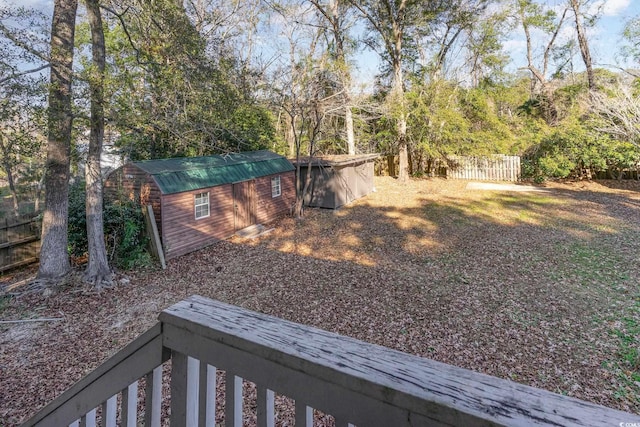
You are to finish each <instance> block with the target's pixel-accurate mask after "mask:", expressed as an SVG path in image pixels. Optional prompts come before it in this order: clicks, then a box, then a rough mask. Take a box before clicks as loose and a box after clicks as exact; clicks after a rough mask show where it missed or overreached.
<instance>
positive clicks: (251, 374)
mask: <svg viewBox="0 0 640 427" xmlns="http://www.w3.org/2000/svg"><path fill="white" fill-rule="evenodd" d="M163 336H164V345H165V346H166V347H168V348H171V349H173V350H177V351H178V352H184V353H185V354H189V355H190V356H191V357H194V358H196V359H198V360H200V361H201V362H204V363H207V364H210V365H216V367H217V368H218V369H221V370H225V371H227V372H233V373H235V374H236V375H238V376H240V377H242V378H245V379H247V380H249V381H251V382H254V383H255V384H257V385H260V386H261V387H265V388H267V389H269V390H273V391H275V392H276V393H278V394H281V395H285V396H288V397H291V398H293V399H301V400H303V401H304V402H305V404H307V405H309V406H312V407H313V408H315V409H319V410H321V411H323V412H325V413H327V414H330V415H332V416H334V417H339V418H342V419H349V420H350V422H351V423H353V424H356V425H361V426H367V425H376V424H378V425H389V426H392V425H393V426H401V425H402V424H403V420H406V419H407V417H408V414H407V412H406V411H403V410H401V409H399V408H395V407H393V406H391V405H389V404H385V403H381V402H378V401H376V400H375V399H372V398H370V397H368V396H364V395H362V394H358V393H355V392H353V391H351V390H349V389H345V388H344V387H340V386H338V385H336V384H335V383H333V382H331V381H329V380H327V379H325V378H318V377H315V376H310V375H307V374H306V373H305V372H301V371H300V370H296V369H291V368H290V367H287V366H284V365H282V364H279V363H276V362H273V361H270V360H266V359H264V358H262V357H258V356H256V355H253V354H251V353H248V352H246V351H242V350H239V349H237V348H234V347H230V346H227V345H225V344H223V343H220V342H218V341H216V340H213V339H210V338H204V337H202V335H199V334H196V333H193V332H191V331H189V330H187V329H183V328H179V327H176V326H173V325H169V324H165V325H164V333H163ZM318 390H322V392H318ZM336 396H340V397H339V398H336ZM364 407H366V408H370V409H369V410H368V411H366V412H362V413H359V411H358V408H364ZM433 425H437V424H433Z"/></svg>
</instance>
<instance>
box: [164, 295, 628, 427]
mask: <svg viewBox="0 0 640 427" xmlns="http://www.w3.org/2000/svg"><path fill="white" fill-rule="evenodd" d="M160 320H161V321H162V322H163V323H165V324H166V325H167V326H168V325H173V326H175V327H176V328H178V329H181V330H183V331H191V332H192V333H193V334H195V335H196V336H201V337H202V338H206V339H209V340H211V341H214V342H218V343H221V344H223V345H225V346H228V347H230V348H234V349H237V350H239V351H241V352H244V353H247V354H249V355H251V356H253V357H256V358H258V359H265V360H267V361H270V362H273V363H275V364H277V365H280V366H283V367H286V368H288V369H290V370H292V371H298V372H302V373H304V375H305V376H308V377H313V378H316V379H319V380H322V381H326V382H329V383H333V384H335V385H336V386H338V387H339V388H343V389H345V390H350V391H352V392H354V393H356V394H361V395H363V396H368V397H371V398H373V399H375V400H379V401H380V402H385V403H388V404H390V405H391V406H396V407H398V408H401V409H406V410H407V411H408V413H409V414H410V415H409V418H411V417H415V418H416V419H418V418H421V417H427V418H428V419H430V420H431V419H433V420H440V421H441V422H443V423H444V424H452V425H464V424H465V423H473V424H474V425H475V424H478V421H479V420H484V423H483V424H485V423H486V424H487V425H491V424H496V425H510V426H513V425H523V426H524V425H532V424H538V425H541V424H543V425H558V426H566V425H590V426H591V425H611V422H612V420H617V421H616V423H619V422H623V421H624V422H640V416H635V415H632V414H629V413H625V412H621V411H617V410H614V409H610V408H606V407H604V406H599V405H595V404H592V403H589V402H585V401H581V400H578V399H574V398H571V397H567V396H562V395H559V394H556V393H552V392H548V391H545V390H541V389H536V388H533V387H529V386H526V385H522V384H518V383H514V382H512V381H508V380H503V379H499V378H495V377H492V376H489V375H485V374H481V373H477V372H473V371H470V370H467V369H463V368H458V367H454V366H450V365H447V364H444V363H439V362H436V361H432V360H428V359H424V358H420V357H416V356H412V355H409V354H406V353H402V352H399V351H396V350H392V349H388V348H385V347H381V346H377V345H373V344H369V343H365V342H362V341H359V340H356V339H353V338H349V337H344V336H340V335H338V334H335V333H331V332H327V331H323V330H320V329H316V328H312V327H308V326H304V325H299V324H296V323H292V322H288V321H285V320H281V319H278V318H275V317H272V316H267V315H264V314H260V313H255V312H251V311H248V310H245V309H242V308H240V307H236V306H232V305H228V304H224V303H221V302H217V301H212V300H209V299H206V298H202V297H198V296H193V297H190V298H188V299H187V300H184V301H182V302H179V303H177V304H175V305H173V306H171V307H169V308H168V309H166V310H164V311H163V312H162V314H161V315H160ZM165 331H167V332H168V331H169V329H167V328H166V327H165ZM176 337H177V336H176ZM165 345H172V343H171V338H170V337H169V335H168V334H165ZM200 351H205V350H202V349H201V350H200ZM194 357H196V356H194ZM211 363H212V364H215V362H213V361H212V362H211Z"/></svg>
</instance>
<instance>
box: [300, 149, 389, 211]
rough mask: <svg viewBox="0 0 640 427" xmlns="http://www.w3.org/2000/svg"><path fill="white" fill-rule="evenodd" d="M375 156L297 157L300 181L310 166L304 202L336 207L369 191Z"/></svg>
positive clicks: (371, 189) (304, 177)
mask: <svg viewBox="0 0 640 427" xmlns="http://www.w3.org/2000/svg"><path fill="white" fill-rule="evenodd" d="M378 156H379V155H378V154H360V155H353V156H350V155H332V156H322V157H313V158H308V157H305V158H301V159H300V160H299V162H300V179H301V180H302V185H304V180H305V179H306V176H307V170H308V168H311V183H310V185H311V188H310V189H309V192H308V194H307V196H306V198H305V203H306V205H307V206H313V207H320V208H329V209H337V208H339V207H340V206H343V205H345V204H347V203H350V202H352V201H354V200H356V199H359V198H361V197H364V196H366V195H367V194H369V193H371V192H372V191H373V189H374V185H373V172H374V161H375V159H376V158H378ZM294 164H295V162H294Z"/></svg>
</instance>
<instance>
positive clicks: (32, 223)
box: [0, 219, 40, 272]
mask: <svg viewBox="0 0 640 427" xmlns="http://www.w3.org/2000/svg"><path fill="white" fill-rule="evenodd" d="M3 223H4V224H3ZM3 223H2V222H0V272H3V271H6V270H10V269H12V268H17V267H19V266H22V265H26V264H30V263H33V262H36V261H37V260H38V258H39V256H40V233H39V228H40V227H39V221H38V220H36V219H28V220H25V219H18V220H14V221H12V222H10V221H9V220H8V219H5V220H4V221H3Z"/></svg>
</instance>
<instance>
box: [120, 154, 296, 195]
mask: <svg viewBox="0 0 640 427" xmlns="http://www.w3.org/2000/svg"><path fill="white" fill-rule="evenodd" d="M133 164H134V165H136V166H137V167H139V168H140V169H142V170H144V171H145V172H147V173H149V174H150V175H152V176H153V178H154V179H155V181H156V183H157V184H158V186H159V187H160V191H161V192H162V194H173V193H181V192H183V191H191V190H197V189H199V188H207V187H215V186H217V185H222V184H229V183H232V182H239V181H247V180H249V179H254V178H259V177H261V176H267V175H273V174H277V173H282V172H288V171H292V170H294V169H295V168H294V167H293V165H292V164H291V162H290V161H289V160H287V159H286V158H285V157H283V156H281V155H279V154H276V153H273V152H271V151H267V150H261V151H248V152H245V153H238V154H224V155H217V156H206V157H177V158H172V159H158V160H143V161H141V162H134V163H133Z"/></svg>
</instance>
